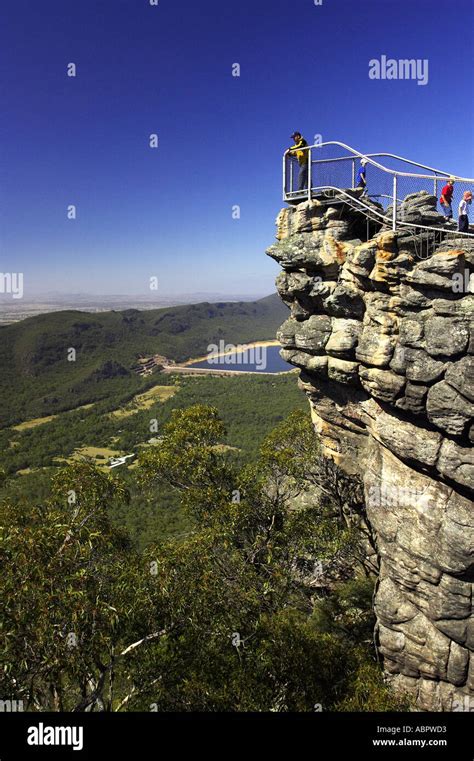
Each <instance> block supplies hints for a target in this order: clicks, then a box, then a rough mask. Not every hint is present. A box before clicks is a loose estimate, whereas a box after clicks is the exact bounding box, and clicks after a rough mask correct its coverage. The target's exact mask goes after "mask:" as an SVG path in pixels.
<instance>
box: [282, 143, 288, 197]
mask: <svg viewBox="0 0 474 761" xmlns="http://www.w3.org/2000/svg"><path fill="white" fill-rule="evenodd" d="M287 155H288V154H286V153H284V154H283V200H284V201H286V162H287V158H286V157H287Z"/></svg>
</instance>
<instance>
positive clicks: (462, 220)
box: [458, 190, 472, 233]
mask: <svg viewBox="0 0 474 761" xmlns="http://www.w3.org/2000/svg"><path fill="white" fill-rule="evenodd" d="M471 203H472V193H471V191H470V190H466V192H465V193H463V197H462V201H461V202H460V204H459V219H458V230H459V232H460V233H468V232H469V214H468V211H469V206H470V205H471Z"/></svg>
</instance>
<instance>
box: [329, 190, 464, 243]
mask: <svg viewBox="0 0 474 761" xmlns="http://www.w3.org/2000/svg"><path fill="white" fill-rule="evenodd" d="M318 190H334V191H336V192H337V193H339V194H340V195H343V196H345V199H347V200H346V203H347V205H348V206H352V207H354V204H355V205H356V206H359V207H361V209H360V210H361V211H362V210H363V211H364V212H365V215H366V216H367V217H368V216H369V215H370V214H372V215H373V217H374V216H375V217H378V218H379V219H380V221H381V222H385V223H386V222H387V216H386V214H382V212H380V211H378V210H377V209H374V208H372V207H371V206H368V205H367V204H365V203H363V202H362V201H361V200H360V198H355V197H354V196H352V195H351V194H350V193H348V192H347V190H343V189H341V188H337V187H336V186H335V185H323V186H321V187H320V188H318ZM397 223H398V224H399V225H402V226H404V227H416V228H417V229H420V230H431V231H432V232H437V233H439V232H443V233H446V234H447V235H456V236H464V235H468V236H469V237H470V238H474V233H461V232H459V230H447V229H446V228H444V227H431V226H429V225H420V224H418V223H417V222H404V221H403V220H401V219H397Z"/></svg>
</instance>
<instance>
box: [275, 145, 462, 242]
mask: <svg viewBox="0 0 474 761" xmlns="http://www.w3.org/2000/svg"><path fill="white" fill-rule="evenodd" d="M303 150H305V151H307V152H308V154H309V159H308V180H307V187H304V188H303V189H301V188H299V187H298V178H299V165H298V162H297V160H296V158H295V157H294V156H292V155H291V154H290V153H289V152H288V151H285V154H284V156H283V200H284V201H286V202H287V203H289V204H292V205H293V204H297V203H302V202H303V201H306V200H308V201H309V200H312V199H317V200H318V201H319V202H320V203H327V204H328V205H330V204H332V205H334V204H335V203H346V204H347V205H348V206H350V207H351V208H353V209H354V210H357V211H360V212H361V213H362V214H363V215H365V217H366V218H367V220H368V221H369V220H370V221H372V222H379V223H380V226H387V224H388V225H389V226H390V227H391V229H392V230H401V229H405V230H406V229H407V228H408V229H409V230H411V231H412V232H415V230H416V232H417V234H419V233H420V232H421V233H423V232H424V231H426V232H427V234H429V231H433V232H435V233H438V234H439V233H443V234H444V235H449V236H450V237H451V236H456V237H465V238H473V239H474V232H471V231H470V232H468V233H467V232H465V233H463V232H459V231H457V230H456V227H455V225H454V222H451V223H449V222H447V221H446V222H444V220H443V221H442V222H443V224H442V225H440V224H439V222H436V224H434V225H433V226H431V225H425V224H419V223H418V222H416V223H415V222H413V221H409V220H406V219H404V211H405V209H404V200H405V198H406V197H407V196H409V195H411V194H414V193H419V192H421V191H425V192H427V193H428V194H429V195H434V196H435V197H436V198H437V199H438V198H439V195H440V193H441V189H442V188H443V186H444V185H445V184H446V181H447V180H448V179H450V178H451V179H453V180H454V183H455V185H454V188H455V190H454V198H453V212H454V215H455V217H456V209H457V205H458V203H459V201H460V200H461V198H462V195H463V193H464V191H465V190H472V189H473V187H474V179H472V178H468V177H458V176H456V175H453V174H451V173H449V172H443V171H441V170H440V169H434V168H433V167H430V166H426V165H424V164H420V163H418V162H416V161H411V160H410V159H406V158H404V157H403V156H396V155H395V154H393V153H360V152H359V151H356V150H355V149H354V148H351V147H350V146H349V145H346V144H345V143H340V142H337V141H331V142H326V143H318V144H315V145H310V146H308V147H307V148H305V149H303ZM361 159H365V160H366V162H367V163H366V171H367V194H364V192H363V189H361V188H357V187H356V177H357V170H358V167H359V166H360V161H361ZM382 161H383V163H381V162H382ZM414 169H417V170H419V171H416V172H415V171H413V170H414ZM305 185H306V183H305ZM394 200H395V203H394ZM434 216H436V214H434Z"/></svg>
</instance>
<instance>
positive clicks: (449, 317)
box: [267, 193, 474, 711]
mask: <svg viewBox="0 0 474 761" xmlns="http://www.w3.org/2000/svg"><path fill="white" fill-rule="evenodd" d="M402 212H403V218H404V219H405V220H406V221H410V222H415V223H419V224H430V225H433V226H439V228H440V233H439V235H438V236H436V235H435V234H431V236H430V235H428V236H427V239H426V240H423V235H421V234H416V231H415V234H414V233H413V232H412V231H410V230H409V229H407V230H406V231H400V232H392V231H391V230H390V229H389V224H388V223H387V225H383V224H382V225H380V224H379V225H378V226H376V227H378V229H373V230H372V233H373V237H371V238H370V239H369V240H368V241H366V242H364V238H365V237H366V236H365V235H364V233H365V231H366V220H365V218H363V217H362V215H361V214H360V213H359V212H356V211H354V210H353V209H352V208H351V207H350V206H348V205H347V203H344V202H343V199H342V197H339V198H338V197H337V196H336V197H335V198H334V199H333V201H331V202H329V203H328V202H327V201H326V202H323V199H321V198H320V199H315V200H313V201H311V202H305V203H301V204H299V205H297V206H294V207H290V208H286V209H283V210H282V211H281V212H280V214H279V216H278V219H277V228H278V231H277V240H278V242H277V243H276V244H275V245H273V246H271V247H270V248H269V249H268V251H267V253H268V254H269V255H270V256H271V257H272V258H273V259H275V260H276V261H277V262H279V264H280V265H281V267H282V268H283V271H282V272H281V273H280V275H279V276H278V278H277V288H278V291H279V293H280V296H281V298H282V299H283V301H284V302H285V303H286V304H287V305H288V306H289V307H290V308H291V313H290V316H289V318H288V319H287V320H286V322H285V323H284V324H283V325H282V326H281V328H280V331H279V335H278V337H279V340H280V342H281V344H282V352H281V353H282V356H283V357H284V358H285V359H286V360H287V361H288V362H290V363H291V364H293V365H296V366H297V367H299V368H301V374H300V385H301V388H302V389H303V390H304V391H305V392H306V394H307V395H308V397H309V400H310V406H311V413H312V417H313V421H314V425H315V427H316V430H317V431H318V433H319V434H320V437H321V440H322V442H323V446H324V450H325V452H326V454H327V455H328V456H331V457H333V458H334V459H336V460H337V461H338V462H339V463H340V464H341V465H342V466H343V467H344V468H345V469H347V470H348V471H351V472H356V473H358V474H360V475H361V477H362V478H363V481H364V488H365V496H366V506H367V515H368V519H369V521H370V524H371V527H372V530H373V532H374V535H375V538H376V546H377V551H378V556H379V561H380V576H379V582H378V586H377V594H376V616H377V622H378V624H377V631H378V643H379V650H380V653H381V654H382V655H383V658H384V666H385V670H386V672H387V673H388V674H390V675H391V677H390V678H391V679H392V681H393V683H394V685H395V687H399V688H402V689H405V690H408V691H409V692H411V693H413V694H415V695H416V700H417V704H418V706H419V707H420V708H421V709H422V710H435V711H436V710H448V711H449V710H469V708H470V709H471V710H474V652H473V647H474V625H473V624H474V620H473V615H472V591H473V581H474V565H473V554H474V511H473V502H472V494H473V492H472V489H473V485H474V457H473V452H472V448H471V443H472V440H473V438H474V426H473V423H472V420H473V411H474V372H473V366H474V359H473V356H472V354H473V350H474V324H473V314H474V308H473V307H474V295H472V291H473V290H474V289H473V288H472V282H473V278H474V275H473V277H472V278H471V280H470V277H471V273H472V272H474V241H473V240H472V239H471V240H469V239H468V240H466V239H459V238H457V237H456V235H455V233H451V234H449V235H445V233H444V232H441V226H442V224H443V223H444V220H443V219H442V218H441V217H440V215H438V213H437V211H436V198H434V197H433V196H429V195H428V194H427V193H419V194H416V195H413V196H409V197H407V199H405V202H404V205H403V209H402ZM389 214H390V210H387V222H388V219H389ZM425 238H426V234H425ZM436 238H437V239H438V240H437V242H436ZM443 238H444V240H443ZM440 241H441V242H440ZM423 243H424V244H425V248H423ZM421 257H423V258H421ZM469 282H471V288H470V287H469Z"/></svg>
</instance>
